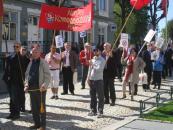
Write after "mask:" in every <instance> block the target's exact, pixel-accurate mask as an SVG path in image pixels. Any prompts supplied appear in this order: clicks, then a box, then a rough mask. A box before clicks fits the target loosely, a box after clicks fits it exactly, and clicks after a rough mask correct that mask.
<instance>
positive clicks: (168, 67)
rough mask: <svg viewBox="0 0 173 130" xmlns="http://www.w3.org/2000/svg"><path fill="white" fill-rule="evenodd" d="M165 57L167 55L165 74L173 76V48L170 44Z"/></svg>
mask: <svg viewBox="0 0 173 130" xmlns="http://www.w3.org/2000/svg"><path fill="white" fill-rule="evenodd" d="M164 57H165V76H169V77H172V61H173V59H172V58H173V50H172V48H171V45H170V44H169V45H168V48H167V50H166V52H165V56H164Z"/></svg>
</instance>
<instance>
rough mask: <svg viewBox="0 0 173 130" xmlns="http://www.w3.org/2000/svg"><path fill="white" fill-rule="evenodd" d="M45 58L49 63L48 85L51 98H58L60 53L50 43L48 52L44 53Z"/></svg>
mask: <svg viewBox="0 0 173 130" xmlns="http://www.w3.org/2000/svg"><path fill="white" fill-rule="evenodd" d="M45 60H46V62H47V63H48V65H49V70H50V74H51V82H50V86H51V90H52V94H53V95H52V97H51V99H58V86H59V73H60V61H61V55H60V54H59V53H57V52H56V46H55V45H51V48H50V52H49V53H48V54H47V55H46V57H45Z"/></svg>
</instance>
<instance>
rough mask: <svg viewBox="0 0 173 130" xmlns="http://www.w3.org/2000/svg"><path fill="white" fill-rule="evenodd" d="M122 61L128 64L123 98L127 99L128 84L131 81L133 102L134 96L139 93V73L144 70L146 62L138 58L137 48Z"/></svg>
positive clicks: (124, 79)
mask: <svg viewBox="0 0 173 130" xmlns="http://www.w3.org/2000/svg"><path fill="white" fill-rule="evenodd" d="M123 55H124V54H123ZM122 57H124V56H122ZM122 60H124V62H126V64H127V67H126V70H125V75H124V78H123V84H122V86H123V98H126V84H127V83H128V82H129V80H130V87H131V90H129V91H131V100H133V95H134V94H135V93H137V86H136V85H135V84H138V82H139V73H140V71H141V70H143V69H144V67H145V62H144V61H143V60H142V58H140V57H139V56H137V50H136V49H135V48H132V49H131V50H130V54H129V56H127V57H126V58H125V59H122Z"/></svg>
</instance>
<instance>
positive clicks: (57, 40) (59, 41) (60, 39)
mask: <svg viewBox="0 0 173 130" xmlns="http://www.w3.org/2000/svg"><path fill="white" fill-rule="evenodd" d="M55 43H56V48H60V47H63V43H64V39H63V37H62V36H61V35H57V36H56V37H55Z"/></svg>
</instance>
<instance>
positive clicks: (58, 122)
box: [0, 79, 173, 130]
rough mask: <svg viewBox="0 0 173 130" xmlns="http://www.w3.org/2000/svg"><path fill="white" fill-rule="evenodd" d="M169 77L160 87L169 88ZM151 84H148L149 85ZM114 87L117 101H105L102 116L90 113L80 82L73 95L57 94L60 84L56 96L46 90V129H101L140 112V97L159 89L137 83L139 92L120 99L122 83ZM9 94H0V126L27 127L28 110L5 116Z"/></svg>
mask: <svg viewBox="0 0 173 130" xmlns="http://www.w3.org/2000/svg"><path fill="white" fill-rule="evenodd" d="M172 82H173V81H172V80H171V79H166V80H164V81H163V82H162V84H163V85H162V87H161V89H162V90H160V91H166V90H168V89H170V86H171V84H172ZM152 87H153V86H151V88H152ZM115 88H116V97H117V99H116V105H115V106H110V105H105V108H104V117H103V118H97V117H89V116H87V114H88V112H89V103H90V96H89V88H86V89H84V90H83V89H81V86H80V83H77V84H75V95H70V94H69V95H60V93H61V92H62V86H60V89H59V99H58V100H52V99H50V97H51V92H50V90H48V93H47V101H46V102H47V130H58V129H59V130H78V129H84V130H91V129H101V128H104V127H106V126H108V125H111V124H115V123H118V122H120V121H123V120H126V119H127V118H128V117H134V116H138V115H139V101H140V100H144V99H147V98H149V97H151V96H155V95H156V92H157V91H158V90H154V89H151V90H149V91H147V92H144V91H143V89H142V87H141V86H139V92H138V95H137V96H135V98H134V99H135V100H134V101H131V100H130V96H129V95H128V96H127V98H126V99H121V97H122V91H121V89H122V88H121V83H120V82H118V81H117V80H116V81H115ZM167 98H170V96H169V95H168V94H164V95H162V96H161V100H165V99H167ZM153 102H155V99H151V100H150V101H149V102H148V105H147V107H149V106H151V105H153ZM8 103H9V97H8V95H7V94H1V95H0V130H25V129H26V130H27V129H28V127H29V126H31V125H32V123H33V120H32V115H31V114H30V113H28V112H25V113H21V118H20V119H19V120H16V121H11V120H8V119H5V117H6V116H8V114H9V106H8ZM26 109H27V110H30V101H29V94H26Z"/></svg>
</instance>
